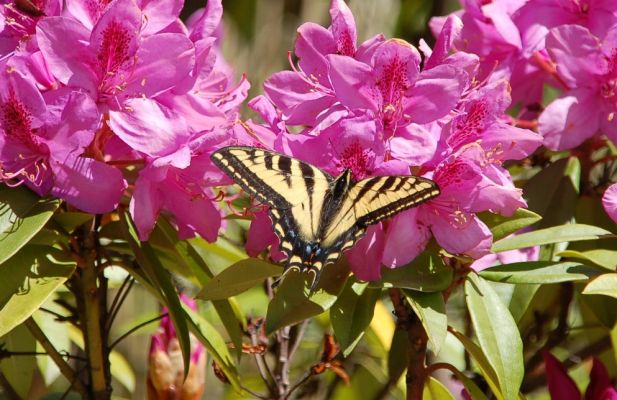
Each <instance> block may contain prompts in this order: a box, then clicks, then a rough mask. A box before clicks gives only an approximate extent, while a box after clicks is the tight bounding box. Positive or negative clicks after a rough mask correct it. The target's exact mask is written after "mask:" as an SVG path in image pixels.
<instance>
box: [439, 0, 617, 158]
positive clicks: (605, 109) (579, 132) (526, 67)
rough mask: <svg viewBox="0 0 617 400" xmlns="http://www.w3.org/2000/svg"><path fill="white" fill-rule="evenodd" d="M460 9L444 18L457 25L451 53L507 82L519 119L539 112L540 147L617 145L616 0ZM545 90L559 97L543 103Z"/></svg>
mask: <svg viewBox="0 0 617 400" xmlns="http://www.w3.org/2000/svg"><path fill="white" fill-rule="evenodd" d="M463 6H464V8H463V10H461V11H457V12H455V13H454V14H453V15H452V16H451V17H450V18H457V19H460V21H461V22H460V24H461V29H460V35H458V37H457V38H455V40H454V41H453V42H452V48H453V49H457V50H461V51H466V52H470V53H473V54H476V55H478V56H479V58H480V66H479V69H480V71H481V72H480V75H479V76H480V77H481V78H483V79H484V78H486V79H489V80H494V79H504V78H505V79H508V80H509V81H510V84H511V86H512V89H513V92H512V93H513V95H512V96H513V101H514V102H515V103H519V104H520V105H522V106H523V109H522V112H521V116H522V117H525V118H529V117H532V118H535V117H537V114H538V113H539V112H541V114H540V115H539V119H538V131H539V132H540V134H542V136H543V137H544V145H545V146H546V147H548V148H549V149H552V150H567V149H572V148H574V147H576V146H578V145H580V144H581V143H583V142H584V141H585V140H586V139H588V138H590V137H592V136H594V135H606V136H608V137H609V138H610V139H612V140H614V139H615V138H617V134H616V132H617V128H616V126H617V125H615V124H616V122H615V111H617V102H616V101H615V79H616V78H617V69H616V68H617V67H616V65H617V62H616V61H615V57H616V54H617V53H616V51H615V49H616V46H617V44H616V43H617V41H616V37H617V33H616V32H617V7H615V2H614V1H610V0H607V1H579V0H566V1H562V0H528V1H508V0H503V1H492V2H480V1H474V0H472V1H465V2H463ZM444 23H445V17H436V18H433V19H432V21H431V27H432V28H433V31H434V32H435V31H436V32H438V31H439V29H440V28H441V26H443V24H444ZM547 85H548V86H552V87H553V88H555V89H556V90H558V91H559V92H560V96H559V97H558V98H556V99H554V100H552V99H545V98H543V93H544V88H545V87H546V86H547ZM551 100H552V101H551ZM546 101H549V104H545V107H544V109H542V107H541V105H542V104H543V102H546Z"/></svg>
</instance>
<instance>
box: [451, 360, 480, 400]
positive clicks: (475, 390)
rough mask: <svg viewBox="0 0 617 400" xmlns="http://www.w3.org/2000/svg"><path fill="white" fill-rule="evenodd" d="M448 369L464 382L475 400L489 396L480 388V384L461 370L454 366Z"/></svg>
mask: <svg viewBox="0 0 617 400" xmlns="http://www.w3.org/2000/svg"><path fill="white" fill-rule="evenodd" d="M448 371H450V372H452V373H453V374H454V376H456V377H457V378H458V380H459V381H461V383H462V384H463V386H465V389H467V391H468V392H469V395H470V396H471V398H472V399H473V400H487V397H486V395H485V394H484V392H482V390H480V388H479V387H478V385H476V384H475V383H474V381H472V380H471V379H469V377H468V376H467V375H465V374H464V373H462V372H461V371H459V370H458V369H457V368H455V367H454V366H452V368H451V369H448Z"/></svg>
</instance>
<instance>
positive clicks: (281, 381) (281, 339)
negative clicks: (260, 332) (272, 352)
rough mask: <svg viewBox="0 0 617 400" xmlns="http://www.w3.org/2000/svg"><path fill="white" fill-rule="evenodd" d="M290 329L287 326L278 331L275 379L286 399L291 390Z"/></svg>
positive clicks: (278, 388) (280, 392) (281, 394)
mask: <svg viewBox="0 0 617 400" xmlns="http://www.w3.org/2000/svg"><path fill="white" fill-rule="evenodd" d="M289 329H290V327H288V326H286V327H284V328H281V329H279V330H278V331H277V333H276V341H277V345H278V347H277V352H276V368H275V370H274V380H275V381H276V387H277V391H278V396H279V397H278V398H280V399H285V398H286V397H287V393H288V392H289Z"/></svg>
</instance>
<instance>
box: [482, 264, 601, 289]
mask: <svg viewBox="0 0 617 400" xmlns="http://www.w3.org/2000/svg"><path fill="white" fill-rule="evenodd" d="M600 273H601V271H600V270H599V269H598V268H595V267H591V266H589V265H585V264H581V263H577V262H569V261H568V262H554V261H526V262H518V263H512V264H507V265H497V266H495V267H491V268H487V269H485V270H483V271H482V272H480V276H482V277H483V278H484V279H488V280H491V281H495V282H504V283H538V284H546V283H559V282H569V281H585V280H588V279H590V278H592V277H594V276H597V275H599V274H600Z"/></svg>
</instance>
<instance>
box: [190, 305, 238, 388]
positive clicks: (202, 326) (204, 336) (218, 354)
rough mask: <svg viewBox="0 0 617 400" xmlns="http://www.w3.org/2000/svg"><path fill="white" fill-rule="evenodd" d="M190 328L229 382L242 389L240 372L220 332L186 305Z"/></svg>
mask: <svg viewBox="0 0 617 400" xmlns="http://www.w3.org/2000/svg"><path fill="white" fill-rule="evenodd" d="M184 311H185V313H186V314H185V316H186V319H187V320H188V326H189V329H190V330H191V332H192V333H193V334H194V335H195V337H196V338H197V339H198V340H199V341H200V342H201V343H202V344H203V345H204V347H205V348H206V350H207V351H208V353H209V354H210V355H211V356H212V357H213V358H214V360H215V361H216V363H217V364H218V365H219V367H221V369H222V370H223V372H224V373H225V376H227V378H228V379H229V382H230V383H231V384H232V385H233V386H234V388H236V389H237V390H239V389H240V382H239V380H238V372H237V371H236V367H235V365H234V361H233V358H232V357H231V355H230V354H229V351H228V350H227V344H226V343H225V340H223V338H222V337H221V335H220V334H219V333H218V331H217V330H216V329H215V328H214V327H213V326H212V325H211V324H210V323H209V322H208V321H207V320H206V319H204V318H202V317H201V315H199V314H198V313H197V312H195V311H193V310H191V309H190V308H189V307H188V306H186V305H184Z"/></svg>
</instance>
